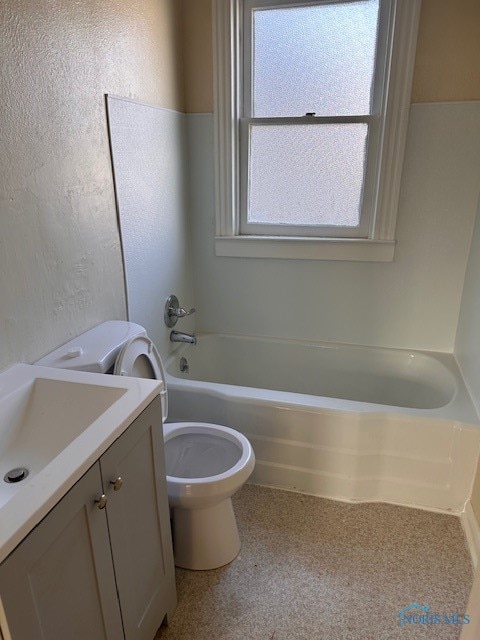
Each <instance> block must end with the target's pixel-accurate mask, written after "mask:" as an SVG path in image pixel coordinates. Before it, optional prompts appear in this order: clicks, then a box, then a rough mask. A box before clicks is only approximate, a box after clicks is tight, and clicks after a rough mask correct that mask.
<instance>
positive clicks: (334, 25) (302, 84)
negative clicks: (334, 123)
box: [252, 0, 379, 118]
mask: <svg viewBox="0 0 480 640" xmlns="http://www.w3.org/2000/svg"><path fill="white" fill-rule="evenodd" d="M378 7H379V0H360V1H358V2H345V3H335V4H322V5H317V6H310V7H284V8H275V9H268V10H260V9H256V10H254V11H253V25H252V36H253V37H252V39H253V45H252V55H253V114H252V115H253V117H258V118H263V117H265V118H268V117H281V116H303V115H305V113H306V112H308V111H314V112H315V113H316V115H317V116H320V115H322V116H331V115H366V114H369V113H370V111H371V106H370V104H371V91H372V83H373V71H374V63H375V49H376V41H377V23H378Z"/></svg>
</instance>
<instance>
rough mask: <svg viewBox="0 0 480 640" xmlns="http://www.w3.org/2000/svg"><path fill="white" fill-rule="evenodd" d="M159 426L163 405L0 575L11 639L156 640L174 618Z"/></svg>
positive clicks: (154, 406)
mask: <svg viewBox="0 0 480 640" xmlns="http://www.w3.org/2000/svg"><path fill="white" fill-rule="evenodd" d="M160 425H161V405H160V399H159V398H156V399H155V400H154V401H153V402H152V403H151V404H150V405H149V406H148V407H147V408H146V409H145V410H144V411H143V413H142V414H141V415H140V416H139V417H138V418H137V419H136V420H135V421H134V422H133V424H132V425H131V426H130V427H129V428H128V429H127V430H126V431H125V432H124V433H123V435H122V436H120V438H119V439H118V440H117V441H116V442H114V443H113V444H112V446H111V447H110V448H109V449H108V450H107V451H106V452H105V453H104V454H103V455H102V457H101V458H100V460H99V461H98V462H97V463H96V464H94V465H93V466H92V467H91V468H90V470H89V471H88V472H87V473H86V474H85V475H84V476H83V477H82V478H81V479H80V480H79V481H78V482H77V484H75V485H74V486H73V487H72V489H70V491H69V492H68V493H67V494H66V495H65V496H64V498H62V500H61V501H60V502H59V503H58V504H57V506H56V507H55V508H54V509H52V511H51V512H50V513H49V514H48V515H47V516H46V517H45V518H44V519H43V520H42V521H41V522H40V524H39V525H38V526H37V527H36V528H35V529H34V530H33V531H32V532H31V533H30V534H29V535H28V536H27V538H25V540H24V541H23V542H22V543H21V544H20V545H19V546H18V547H17V548H16V549H15V550H14V551H13V552H12V553H11V554H10V556H9V557H8V558H7V559H6V560H5V561H4V562H3V564H2V565H1V566H0V595H1V604H2V606H3V612H1V611H0V615H1V617H2V618H3V620H2V632H3V636H4V638H5V640H9V639H10V638H11V640H34V639H37V638H38V639H40V638H42V640H59V639H60V638H68V639H69V640H120V639H122V638H124V639H125V640H153V638H154V636H155V633H156V631H157V629H158V627H159V626H160V624H161V623H162V620H163V619H164V617H165V616H167V618H168V617H169V616H171V615H172V614H173V611H174V609H175V605H176V593H175V574H174V565H173V554H172V545H171V535H170V519H169V511H168V500H167V491H166V476H165V463H164V455H163V433H162V429H161V426H160ZM102 494H103V495H104V499H102ZM105 501H106V504H105Z"/></svg>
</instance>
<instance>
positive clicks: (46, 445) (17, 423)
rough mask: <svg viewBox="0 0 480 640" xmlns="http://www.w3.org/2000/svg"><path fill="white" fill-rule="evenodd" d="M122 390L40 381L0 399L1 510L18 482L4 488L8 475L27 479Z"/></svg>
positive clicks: (76, 383) (110, 403)
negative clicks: (18, 471) (17, 472)
mask: <svg viewBox="0 0 480 640" xmlns="http://www.w3.org/2000/svg"><path fill="white" fill-rule="evenodd" d="M126 391H127V390H126V389H122V388H115V387H105V386H101V385H92V384H86V383H80V382H71V381H65V380H51V379H48V378H42V377H39V378H34V379H33V380H31V381H29V382H28V383H27V384H25V385H23V386H22V387H20V388H19V389H17V390H15V391H13V392H12V393H10V394H8V395H7V396H6V397H4V398H1V397H0V416H1V419H0V420H1V422H0V507H1V506H2V505H3V504H5V502H7V501H8V500H10V498H11V497H12V496H13V495H14V494H15V493H16V492H17V491H18V490H19V489H20V488H21V486H22V485H21V482H23V480H22V481H20V482H14V483H11V484H7V482H5V481H4V476H5V474H6V473H7V472H8V471H10V470H12V469H16V468H23V469H26V472H27V473H28V475H26V477H28V478H30V480H32V479H33V477H34V476H35V474H37V473H38V472H39V471H41V470H42V469H43V468H45V467H46V465H48V463H49V462H51V461H52V460H53V459H54V458H55V457H56V456H57V455H58V454H59V453H61V452H62V451H63V450H64V449H65V448H66V447H67V446H68V445H69V444H70V443H71V442H73V440H75V438H77V437H78V436H79V435H80V434H81V433H82V432H83V431H85V429H86V428H87V427H89V426H90V425H91V424H92V423H93V422H94V421H95V420H96V419H97V418H98V417H99V416H101V415H102V414H103V413H104V412H105V411H106V410H107V409H108V408H109V407H111V406H112V404H113V403H114V402H116V401H117V400H118V399H119V398H120V397H121V396H123V394H124V393H126ZM25 479H26V478H25Z"/></svg>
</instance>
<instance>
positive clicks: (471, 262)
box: [455, 201, 480, 552]
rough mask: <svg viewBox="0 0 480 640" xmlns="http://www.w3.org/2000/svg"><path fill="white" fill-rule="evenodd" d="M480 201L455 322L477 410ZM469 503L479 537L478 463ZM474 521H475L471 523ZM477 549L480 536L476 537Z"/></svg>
mask: <svg viewBox="0 0 480 640" xmlns="http://www.w3.org/2000/svg"><path fill="white" fill-rule="evenodd" d="M479 273H480V201H479V205H478V211H477V219H476V223H475V229H474V232H473V238H472V245H471V248H470V256H469V259H468V265H467V272H466V276H465V285H464V288H463V296H462V304H461V308H460V319H459V322H458V332H457V339H456V343H455V355H456V358H457V361H458V364H459V367H460V369H461V371H462V374H463V377H464V379H465V382H466V384H467V386H468V388H469V390H470V394H471V396H472V399H473V401H474V403H475V404H476V407H477V411H480V278H479ZM471 506H472V509H473V513H474V514H475V518H476V520H477V530H478V536H479V538H480V526H479V524H478V523H480V465H479V467H478V469H477V474H476V478H475V482H474V486H473V491H472V497H471ZM474 524H475V523H474ZM479 552H480V539H479Z"/></svg>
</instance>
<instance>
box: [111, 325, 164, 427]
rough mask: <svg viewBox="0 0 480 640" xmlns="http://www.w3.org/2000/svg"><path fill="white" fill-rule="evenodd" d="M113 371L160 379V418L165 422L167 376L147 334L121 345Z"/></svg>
mask: <svg viewBox="0 0 480 640" xmlns="http://www.w3.org/2000/svg"><path fill="white" fill-rule="evenodd" d="M113 373H114V375H116V376H132V377H134V378H150V379H152V380H160V381H161V382H162V383H163V389H162V390H161V391H160V396H161V398H162V420H163V422H165V420H166V419H167V415H168V396H167V378H166V376H165V369H164V368H163V363H162V359H161V358H160V354H159V353H158V351H157V348H156V346H155V345H154V344H153V342H152V341H151V340H150V338H149V337H148V336H134V337H133V338H131V339H130V340H129V341H128V342H126V343H125V344H124V345H123V347H122V348H121V349H120V352H119V354H118V356H117V359H116V361H115V367H114V369H113Z"/></svg>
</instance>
